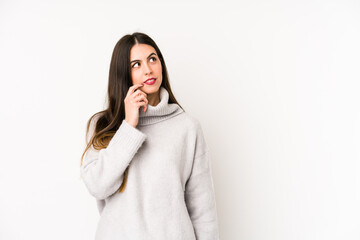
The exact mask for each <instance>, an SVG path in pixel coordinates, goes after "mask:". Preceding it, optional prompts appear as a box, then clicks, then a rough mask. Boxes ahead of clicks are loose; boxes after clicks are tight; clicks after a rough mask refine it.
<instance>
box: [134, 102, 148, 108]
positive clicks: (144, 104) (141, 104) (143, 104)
mask: <svg viewBox="0 0 360 240" xmlns="http://www.w3.org/2000/svg"><path fill="white" fill-rule="evenodd" d="M136 106H137V107H138V109H139V108H140V107H141V106H143V107H145V106H146V102H137V104H136Z"/></svg>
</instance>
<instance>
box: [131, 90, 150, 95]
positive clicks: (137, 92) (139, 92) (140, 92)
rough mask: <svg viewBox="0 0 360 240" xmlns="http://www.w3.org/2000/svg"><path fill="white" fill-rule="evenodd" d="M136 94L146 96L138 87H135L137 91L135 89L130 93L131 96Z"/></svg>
mask: <svg viewBox="0 0 360 240" xmlns="http://www.w3.org/2000/svg"><path fill="white" fill-rule="evenodd" d="M138 95H143V96H145V97H147V94H146V93H144V92H143V91H141V90H140V89H137V91H135V92H133V93H132V94H131V96H133V97H136V96H138Z"/></svg>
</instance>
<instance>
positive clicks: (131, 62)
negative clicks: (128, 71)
mask: <svg viewBox="0 0 360 240" xmlns="http://www.w3.org/2000/svg"><path fill="white" fill-rule="evenodd" d="M152 55H156V53H154V52H153V53H150V55H149V56H148V57H147V58H149V57H151V56H152ZM136 61H139V62H140V60H137V59H135V60H132V61H131V62H130V64H131V63H132V62H136Z"/></svg>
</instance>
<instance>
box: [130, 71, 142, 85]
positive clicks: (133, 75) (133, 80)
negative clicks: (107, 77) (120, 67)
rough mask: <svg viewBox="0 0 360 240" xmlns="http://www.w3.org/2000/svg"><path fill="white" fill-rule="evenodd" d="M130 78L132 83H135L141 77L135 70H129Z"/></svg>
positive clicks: (139, 80)
mask: <svg viewBox="0 0 360 240" xmlns="http://www.w3.org/2000/svg"><path fill="white" fill-rule="evenodd" d="M131 79H132V82H133V84H137V83H138V82H141V79H140V78H139V74H138V73H137V72H136V71H133V72H131Z"/></svg>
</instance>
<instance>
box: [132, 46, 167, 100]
mask: <svg viewBox="0 0 360 240" xmlns="http://www.w3.org/2000/svg"><path fill="white" fill-rule="evenodd" d="M130 69H131V78H132V83H133V85H135V84H139V83H142V84H144V86H143V87H141V88H139V89H140V90H141V91H143V92H145V93H146V94H154V93H158V90H159V88H160V86H161V82H162V67H161V62H160V59H159V57H158V55H157V53H156V51H155V49H154V48H153V47H152V46H150V45H147V44H135V45H134V46H133V47H132V48H131V50H130ZM149 78H155V83H154V84H152V85H150V84H146V83H145V81H146V80H147V79H149ZM149 83H151V81H149Z"/></svg>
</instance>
